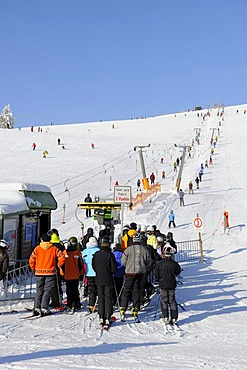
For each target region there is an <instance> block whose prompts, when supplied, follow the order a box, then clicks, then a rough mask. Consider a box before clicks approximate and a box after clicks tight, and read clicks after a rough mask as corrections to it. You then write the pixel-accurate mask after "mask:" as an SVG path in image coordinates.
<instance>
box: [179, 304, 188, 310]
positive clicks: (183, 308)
mask: <svg viewBox="0 0 247 370" xmlns="http://www.w3.org/2000/svg"><path fill="white" fill-rule="evenodd" d="M177 305H178V306H179V307H181V308H182V310H183V311H186V309H185V308H184V307H183V306H182V305H181V304H180V303H177Z"/></svg>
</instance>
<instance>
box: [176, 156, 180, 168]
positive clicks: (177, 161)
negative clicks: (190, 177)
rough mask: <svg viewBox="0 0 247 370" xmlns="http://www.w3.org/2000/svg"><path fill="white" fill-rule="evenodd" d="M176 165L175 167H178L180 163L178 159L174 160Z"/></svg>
mask: <svg viewBox="0 0 247 370" xmlns="http://www.w3.org/2000/svg"><path fill="white" fill-rule="evenodd" d="M176 163H177V167H179V163H180V159H179V158H177V159H176Z"/></svg>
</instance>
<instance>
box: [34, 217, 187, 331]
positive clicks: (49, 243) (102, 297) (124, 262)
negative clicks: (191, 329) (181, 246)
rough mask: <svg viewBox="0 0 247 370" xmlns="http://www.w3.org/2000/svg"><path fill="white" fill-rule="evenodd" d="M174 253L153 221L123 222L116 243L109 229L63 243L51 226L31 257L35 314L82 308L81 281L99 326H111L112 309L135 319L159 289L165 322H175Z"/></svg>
mask: <svg viewBox="0 0 247 370" xmlns="http://www.w3.org/2000/svg"><path fill="white" fill-rule="evenodd" d="M176 252H177V246H176V243H175V241H174V239H173V234H172V233H171V232H168V233H167V235H165V234H163V233H162V232H160V231H159V230H157V228H156V226H155V225H153V226H150V225H149V226H147V227H146V226H145V225H137V223H135V222H132V223H131V224H130V225H125V226H124V228H123V235H122V236H121V237H120V236H119V240H118V241H117V242H116V243H115V244H111V242H110V234H109V230H108V229H103V230H101V231H100V233H99V237H98V238H96V236H95V235H94V231H93V229H92V228H88V230H87V233H86V234H85V236H84V238H83V239H82V241H81V243H79V242H78V239H77V238H76V237H74V236H73V237H70V238H69V239H68V241H67V242H66V243H62V242H61V241H60V238H59V233H58V230H56V229H52V230H51V231H49V232H48V233H45V234H43V235H42V236H41V241H40V244H39V245H38V246H37V247H36V248H35V249H34V250H33V252H32V254H31V256H30V259H29V264H30V268H31V269H32V270H33V271H35V275H36V296H35V301H34V310H33V315H35V316H45V315H48V314H51V313H52V308H59V309H65V310H66V311H67V312H68V313H73V312H74V311H76V310H79V309H81V298H82V297H80V294H79V286H80V284H83V288H84V289H83V294H84V298H87V301H88V311H89V313H95V314H98V316H99V321H100V325H102V327H106V326H107V327H109V325H110V324H111V318H112V315H113V312H114V310H118V311H119V312H120V318H121V320H122V321H125V320H126V312H127V310H131V312H132V315H133V317H134V319H135V320H136V321H137V322H138V321H139V317H138V313H139V311H140V310H141V308H142V307H144V306H145V304H146V303H148V302H149V301H150V299H151V297H152V296H153V295H154V294H155V293H157V290H159V292H160V304H161V312H162V318H163V320H164V322H169V323H173V324H175V323H176V322H177V319H178V306H177V302H176V298H175V288H176V276H178V275H179V274H180V272H181V268H180V266H179V264H178V263H177V262H176V261H175V258H174V256H175V254H176ZM63 281H64V282H65V286H66V300H63V298H64V297H63V290H62V285H63ZM158 286H159V289H158Z"/></svg>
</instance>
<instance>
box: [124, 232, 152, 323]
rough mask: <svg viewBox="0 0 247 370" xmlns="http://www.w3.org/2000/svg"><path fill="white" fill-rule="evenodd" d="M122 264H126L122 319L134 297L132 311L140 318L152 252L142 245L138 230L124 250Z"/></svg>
mask: <svg viewBox="0 0 247 370" xmlns="http://www.w3.org/2000/svg"><path fill="white" fill-rule="evenodd" d="M122 264H123V265H124V266H125V278H124V287H123V293H122V297H121V307H120V314H121V317H122V320H125V312H126V310H127V307H128V301H129V299H130V298H131V297H132V302H133V308H132V313H133V316H134V317H135V318H136V319H138V311H139V310H140V304H141V302H140V299H141V297H143V296H144V293H143V292H144V289H145V283H146V272H147V271H148V270H149V266H150V265H152V260H151V256H150V253H149V252H148V250H147V249H146V248H143V246H142V245H141V234H140V233H137V232H136V233H135V234H134V236H133V244H132V245H130V246H129V247H128V248H127V249H125V250H124V252H123V255H122Z"/></svg>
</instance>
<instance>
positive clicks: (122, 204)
mask: <svg viewBox="0 0 247 370" xmlns="http://www.w3.org/2000/svg"><path fill="white" fill-rule="evenodd" d="M123 221H124V203H121V230H120V234H121V235H122V236H123Z"/></svg>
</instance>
